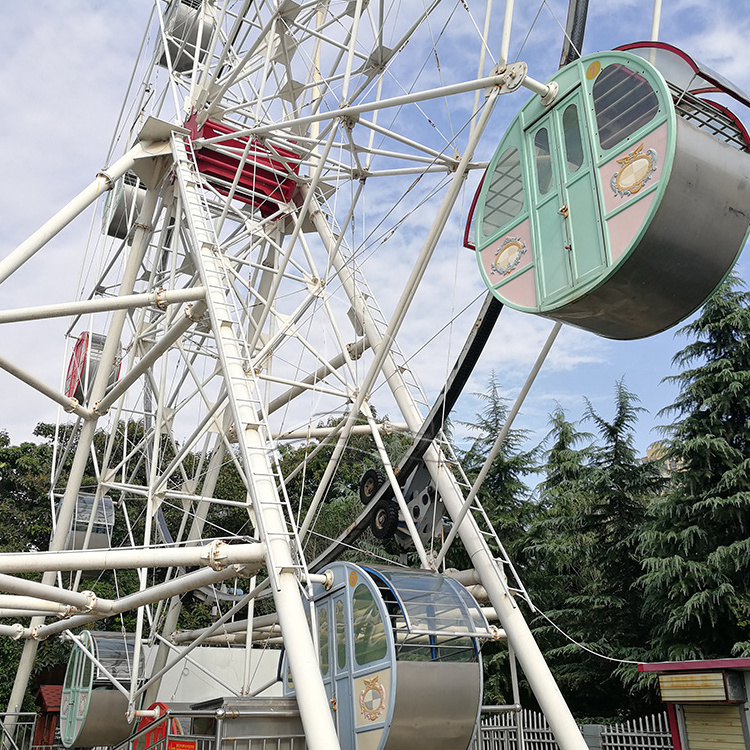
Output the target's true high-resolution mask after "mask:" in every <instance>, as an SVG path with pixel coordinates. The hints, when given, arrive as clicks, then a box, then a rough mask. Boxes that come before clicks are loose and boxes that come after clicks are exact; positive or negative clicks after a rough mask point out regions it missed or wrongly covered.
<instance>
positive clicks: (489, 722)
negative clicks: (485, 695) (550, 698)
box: [472, 707, 673, 750]
mask: <svg viewBox="0 0 750 750" xmlns="http://www.w3.org/2000/svg"><path fill="white" fill-rule="evenodd" d="M581 731H582V733H583V736H584V738H585V740H586V744H587V745H588V747H589V748H591V750H673V746H672V734H671V732H670V730H669V722H668V720H667V714H666V712H664V713H660V714H654V715H652V716H644V717H642V718H640V719H633V720H631V721H627V722H624V723H620V724H584V725H582V726H581ZM472 750H559V748H558V745H557V743H556V742H555V738H554V736H553V735H552V730H551V729H550V728H549V725H548V724H547V721H546V719H545V718H544V715H543V714H541V713H538V712H535V711H503V712H497V711H492V708H491V707H484V708H483V709H482V718H481V723H480V727H479V733H478V736H477V737H476V738H475V740H474V743H473V746H472Z"/></svg>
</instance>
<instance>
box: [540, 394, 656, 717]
mask: <svg viewBox="0 0 750 750" xmlns="http://www.w3.org/2000/svg"><path fill="white" fill-rule="evenodd" d="M641 411H642V409H641V407H639V406H638V398H637V396H636V395H635V394H633V393H631V392H630V391H628V390H627V388H626V387H625V385H624V384H623V382H622V381H620V382H618V383H617V384H616V386H615V411H614V417H613V418H612V420H611V421H610V420H607V419H605V418H604V417H602V416H601V415H600V414H598V413H597V412H596V411H595V410H594V408H593V406H592V405H591V403H590V402H587V409H586V414H585V419H586V420H587V421H590V422H593V424H594V425H595V427H596V428H597V433H598V437H599V440H598V442H595V443H591V442H590V440H591V438H592V436H591V435H589V434H587V433H582V432H579V431H578V428H577V427H576V425H574V424H573V423H571V422H569V421H568V420H567V418H566V417H565V414H564V412H563V411H562V409H558V410H556V411H555V413H554V414H553V415H552V418H551V424H552V431H551V433H550V435H549V436H548V441H549V442H551V448H550V450H549V451H548V453H547V464H546V466H545V473H546V480H545V481H544V482H543V483H542V485H541V487H540V496H541V500H542V502H543V503H544V505H545V506H546V511H545V514H544V516H543V518H542V519H541V520H540V521H539V522H538V523H537V525H536V526H535V528H534V530H533V534H532V542H531V548H532V550H533V552H534V554H535V556H536V559H537V562H538V568H539V570H538V574H537V576H536V579H537V581H538V585H539V586H540V596H539V597H538V599H537V601H538V604H539V606H540V609H541V610H542V611H544V612H546V614H547V615H548V616H549V618H550V619H551V620H552V621H553V622H554V623H555V624H556V625H557V626H558V627H559V628H561V629H562V630H564V631H565V632H566V633H567V634H568V636H569V637H570V638H572V639H574V640H575V641H577V642H578V643H579V644H582V646H583V648H581V646H579V645H576V644H574V643H572V642H571V641H570V640H566V639H564V638H563V637H562V636H561V635H560V634H559V632H557V631H556V629H555V628H554V626H552V625H551V624H550V622H549V620H546V619H545V618H541V617H540V618H537V619H536V620H535V621H534V627H535V630H536V632H537V633H538V634H539V636H540V637H541V638H542V639H543V640H544V641H546V642H547V643H549V644H550V649H549V654H550V656H551V658H552V660H553V670H554V672H555V674H556V676H557V677H558V679H559V680H560V682H561V686H562V687H563V689H564V690H566V693H567V694H568V695H569V696H570V698H569V700H570V701H571V705H572V707H573V710H574V711H575V712H576V713H577V714H578V715H579V716H580V717H582V718H583V717H587V718H594V717H606V716H612V715H613V712H614V713H617V714H620V715H626V714H630V713H632V712H633V711H636V710H639V709H641V708H642V707H643V705H644V703H646V704H647V703H648V702H649V701H650V696H649V695H647V694H633V695H628V694H627V693H628V692H629V691H627V690H625V689H624V687H623V677H624V676H625V675H624V670H625V668H623V667H622V666H618V663H617V661H616V660H618V659H626V660H627V659H638V658H639V657H641V656H642V654H643V646H642V644H643V642H644V640H645V636H646V632H647V631H646V628H645V627H644V623H643V621H642V618H641V616H640V610H641V601H640V591H638V590H637V589H636V588H635V587H634V584H635V582H636V581H637V579H638V577H639V575H640V570H641V569H640V564H639V560H638V558H637V555H636V536H635V532H636V530H637V529H638V528H639V527H640V524H641V522H642V521H643V519H644V517H645V514H646V508H647V506H648V503H649V502H650V501H651V499H652V498H653V496H654V495H655V494H656V493H657V492H658V489H659V485H660V482H661V478H660V474H659V471H658V468H657V467H656V466H655V465H653V464H651V463H644V462H642V461H641V460H640V459H639V458H638V455H637V453H636V450H635V439H634V429H635V425H636V422H637V419H638V414H639V413H640V412H641ZM581 444H583V445H582V447H578V446H579V445H581ZM535 598H537V597H535ZM596 654H604V655H605V656H607V657H609V659H602V658H601V657H600V656H597V655H596Z"/></svg>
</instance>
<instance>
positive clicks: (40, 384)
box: [0, 357, 93, 419]
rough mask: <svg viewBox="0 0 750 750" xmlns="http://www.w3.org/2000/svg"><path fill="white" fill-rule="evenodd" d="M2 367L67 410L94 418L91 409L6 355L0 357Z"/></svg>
mask: <svg viewBox="0 0 750 750" xmlns="http://www.w3.org/2000/svg"><path fill="white" fill-rule="evenodd" d="M0 369H3V370H5V372H8V373H10V374H11V375H13V376H14V377H16V378H18V379H19V380H20V381H21V382H22V383H26V385H28V386H31V388H33V389H34V390H35V391H39V393H41V394H43V395H44V396H47V398H49V399H52V401H54V402H55V403H56V404H60V406H62V408H63V409H65V411H66V412H73V413H74V414H77V415H78V416H79V417H83V418H84V419H91V418H92V416H93V414H92V412H91V410H90V409H87V408H86V407H84V406H81V405H80V404H79V403H78V401H77V400H76V399H74V398H70V397H69V396H66V395H65V394H64V393H60V391H58V390H56V389H55V388H52V387H51V386H49V385H47V384H46V383H45V382H44V381H42V380H39V378H37V377H36V375H32V374H31V373H30V372H26V370H24V369H23V368H22V367H19V366H18V365H16V364H14V363H13V362H11V361H9V360H7V359H5V358H4V357H0Z"/></svg>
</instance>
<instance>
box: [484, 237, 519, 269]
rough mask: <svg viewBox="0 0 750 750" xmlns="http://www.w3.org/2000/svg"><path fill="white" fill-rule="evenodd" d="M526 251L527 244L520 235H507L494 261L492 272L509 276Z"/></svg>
mask: <svg viewBox="0 0 750 750" xmlns="http://www.w3.org/2000/svg"><path fill="white" fill-rule="evenodd" d="M525 253H526V244H525V243H524V241H523V240H522V239H521V238H520V237H506V238H505V240H504V242H503V244H502V245H501V246H500V249H499V250H498V251H497V254H496V255H495V260H494V261H493V262H492V266H491V268H490V273H491V274H493V273H499V274H500V275H501V276H507V275H508V274H510V273H513V271H515V269H516V268H517V267H518V264H519V263H520V262H521V258H522V257H523V256H524V255H525Z"/></svg>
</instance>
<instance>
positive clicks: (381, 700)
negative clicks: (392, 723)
mask: <svg viewBox="0 0 750 750" xmlns="http://www.w3.org/2000/svg"><path fill="white" fill-rule="evenodd" d="M359 710H360V711H361V712H362V713H363V714H364V716H365V718H367V719H369V720H370V721H376V720H377V719H379V718H380V715H381V714H382V713H383V711H385V688H384V687H383V686H382V685H381V684H380V683H379V682H378V675H375V677H373V678H372V679H371V680H368V679H367V678H365V689H364V690H363V691H362V692H361V693H360V694H359Z"/></svg>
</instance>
